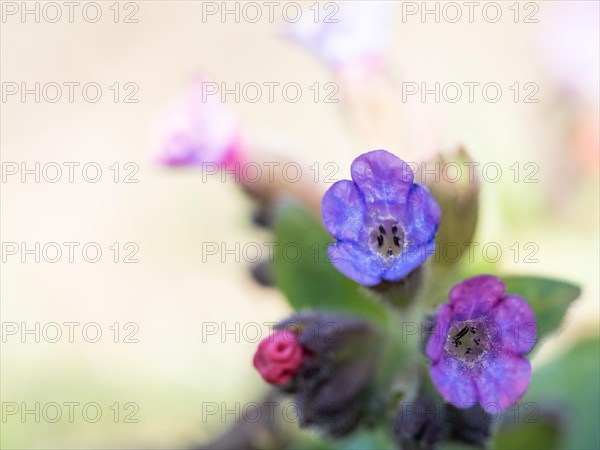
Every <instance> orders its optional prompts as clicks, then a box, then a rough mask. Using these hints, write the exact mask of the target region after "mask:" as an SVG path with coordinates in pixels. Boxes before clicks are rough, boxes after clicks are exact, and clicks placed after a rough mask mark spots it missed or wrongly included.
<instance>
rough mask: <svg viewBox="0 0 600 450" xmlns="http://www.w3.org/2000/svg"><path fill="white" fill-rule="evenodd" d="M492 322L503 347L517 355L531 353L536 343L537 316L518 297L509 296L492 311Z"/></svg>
mask: <svg viewBox="0 0 600 450" xmlns="http://www.w3.org/2000/svg"><path fill="white" fill-rule="evenodd" d="M492 320H494V322H495V326H496V327H497V332H498V333H499V335H500V338H501V339H502V347H503V349H504V350H506V351H510V352H512V353H514V354H516V355H523V354H525V353H527V352H529V351H530V350H531V349H532V348H533V346H534V345H535V343H536V339H537V325H536V322H535V315H534V314H533V311H532V310H531V308H530V306H529V305H528V304H527V302H526V301H525V300H524V299H523V298H522V297H519V296H518V295H507V296H506V297H504V298H502V300H500V303H498V305H497V306H496V307H494V309H493V310H492Z"/></svg>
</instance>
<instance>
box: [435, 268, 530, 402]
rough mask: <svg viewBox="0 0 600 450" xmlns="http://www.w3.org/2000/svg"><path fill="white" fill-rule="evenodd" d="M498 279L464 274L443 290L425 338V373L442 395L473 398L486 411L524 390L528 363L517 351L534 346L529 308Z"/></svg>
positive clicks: (460, 399) (454, 399) (452, 398)
mask: <svg viewBox="0 0 600 450" xmlns="http://www.w3.org/2000/svg"><path fill="white" fill-rule="evenodd" d="M504 291H505V286H504V283H503V282H502V280H500V279H499V278H496V277H494V276H491V275H480V276H476V277H473V278H469V279H467V280H465V281H463V282H461V283H459V284H457V285H456V286H454V287H453V288H452V289H451V290H450V293H449V298H450V303H448V304H445V305H442V306H441V307H440V309H439V310H438V313H437V319H436V324H435V328H434V331H433V334H432V335H431V336H430V338H429V341H428V343H427V348H426V353H427V357H428V358H429V359H430V360H431V361H432V364H431V366H430V369H429V370H430V374H431V379H432V380H433V383H434V384H435V386H436V387H437V388H438V390H439V391H440V393H441V394H442V396H443V397H444V398H445V399H446V401H448V402H449V403H452V404H453V405H455V406H458V407H460V408H467V407H470V406H472V405H474V404H476V403H479V404H480V405H481V407H482V408H483V409H484V410H486V411H487V412H490V413H497V412H498V411H502V410H505V409H507V408H509V407H510V406H512V405H513V404H515V403H516V402H517V401H518V400H519V399H520V398H521V397H522V396H523V394H525V391H526V390H527V387H528V386H529V381H530V379H531V365H530V363H529V361H528V360H527V359H525V358H524V357H523V355H524V354H526V353H528V352H529V351H530V350H531V349H532V348H533V346H534V344H535V341H536V325H535V317H534V315H533V311H532V310H531V308H530V307H529V305H528V304H527V302H526V301H525V300H524V299H523V298H521V297H519V296H518V295H513V294H509V295H504Z"/></svg>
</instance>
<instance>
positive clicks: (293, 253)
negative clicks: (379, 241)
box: [275, 202, 387, 323]
mask: <svg viewBox="0 0 600 450" xmlns="http://www.w3.org/2000/svg"><path fill="white" fill-rule="evenodd" d="M275 235H276V237H277V243H278V246H277V249H276V252H275V280H276V283H277V285H278V287H279V288H280V289H281V290H282V291H283V293H284V294H285V295H286V297H287V299H288V301H289V303H290V305H291V306H292V308H294V309H295V310H298V311H299V310H303V309H324V310H330V311H338V312H344V313H349V314H355V315H359V316H361V317H364V318H369V319H373V320H375V321H377V322H379V323H386V322H387V311H386V309H385V308H384V307H383V306H382V305H381V304H378V303H376V302H375V300H374V299H373V298H372V297H370V295H369V294H368V293H367V292H366V290H365V289H364V288H363V287H362V286H360V285H359V284H357V283H355V282H354V281H352V280H350V279H349V278H346V277H345V276H344V275H342V274H341V273H340V272H338V271H337V269H335V268H334V267H333V265H332V264H331V262H330V261H329V259H328V257H327V247H328V246H329V244H330V243H331V242H332V241H333V240H332V238H331V236H329V235H328V234H327V232H326V231H325V229H324V228H323V226H322V225H321V223H320V222H318V221H317V220H316V219H315V218H314V217H313V216H312V215H311V214H310V213H308V212H307V211H306V210H305V209H304V208H302V207H300V206H298V205H297V204H294V203H291V202H286V203H285V204H282V205H280V207H279V208H278V213H277V216H276V220H275Z"/></svg>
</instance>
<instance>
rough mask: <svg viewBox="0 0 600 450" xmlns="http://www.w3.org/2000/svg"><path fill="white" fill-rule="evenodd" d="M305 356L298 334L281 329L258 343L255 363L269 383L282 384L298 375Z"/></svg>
mask: <svg viewBox="0 0 600 450" xmlns="http://www.w3.org/2000/svg"><path fill="white" fill-rule="evenodd" d="M303 357H304V350H303V349H302V346H301V345H300V344H299V343H298V338H297V336H296V335H295V334H294V333H292V332H290V331H287V330H279V331H276V332H275V333H273V334H272V335H271V336H269V337H268V338H266V339H263V341H262V342H261V343H260V344H258V350H256V353H255V354H254V360H253V364H254V367H256V370H258V372H259V373H260V375H261V376H262V377H263V379H264V380H265V381H266V382H267V383H271V384H278V385H281V384H285V383H287V382H288V381H290V380H291V379H292V378H293V377H294V375H296V372H297V371H298V369H299V368H300V365H301V364H302V360H303Z"/></svg>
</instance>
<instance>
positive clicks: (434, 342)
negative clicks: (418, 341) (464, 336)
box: [425, 304, 453, 363]
mask: <svg viewBox="0 0 600 450" xmlns="http://www.w3.org/2000/svg"><path fill="white" fill-rule="evenodd" d="M452 312H453V311H452V307H451V306H450V305H448V304H445V305H442V306H441V307H440V309H439V310H438V313H437V316H436V318H435V327H434V329H433V332H432V333H431V336H429V341H428V342H427V348H426V349H425V354H426V355H427V357H428V358H429V359H430V360H431V361H432V362H434V363H436V362H437V361H438V359H440V356H441V354H442V349H443V348H444V344H445V343H446V340H447V339H448V331H449V326H450V319H451V318H452Z"/></svg>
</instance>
